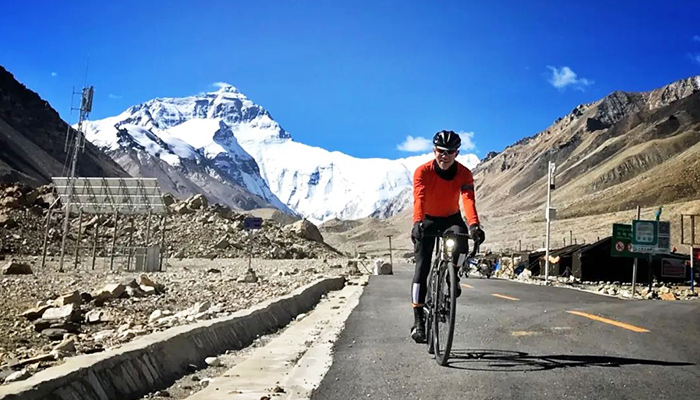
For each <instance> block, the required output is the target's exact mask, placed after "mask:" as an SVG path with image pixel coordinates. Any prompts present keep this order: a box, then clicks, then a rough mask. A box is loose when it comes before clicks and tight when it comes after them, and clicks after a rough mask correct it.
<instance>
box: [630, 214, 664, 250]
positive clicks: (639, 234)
mask: <svg viewBox="0 0 700 400" xmlns="http://www.w3.org/2000/svg"><path fill="white" fill-rule="evenodd" d="M658 242H659V224H658V222H657V221H645V220H637V219H635V220H634V221H632V250H634V251H635V252H636V253H644V254H653V253H655V252H656V247H657V244H658Z"/></svg>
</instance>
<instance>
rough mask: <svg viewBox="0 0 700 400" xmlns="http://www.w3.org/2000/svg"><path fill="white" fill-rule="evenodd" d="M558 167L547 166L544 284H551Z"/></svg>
mask: <svg viewBox="0 0 700 400" xmlns="http://www.w3.org/2000/svg"><path fill="white" fill-rule="evenodd" d="M555 169H556V165H555V164H554V163H553V162H551V161H550V162H549V165H548V166H547V210H546V214H545V215H546V218H547V238H546V244H545V255H544V283H545V284H548V283H549V233H550V223H551V220H552V218H551V202H552V189H553V186H554V171H555Z"/></svg>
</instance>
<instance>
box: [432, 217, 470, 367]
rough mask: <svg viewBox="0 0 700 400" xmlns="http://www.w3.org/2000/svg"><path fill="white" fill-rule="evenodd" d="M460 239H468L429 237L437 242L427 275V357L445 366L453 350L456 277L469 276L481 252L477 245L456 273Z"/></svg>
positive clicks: (445, 235) (443, 235) (451, 235)
mask: <svg viewBox="0 0 700 400" xmlns="http://www.w3.org/2000/svg"><path fill="white" fill-rule="evenodd" d="M457 236H467V237H468V236H469V235H467V234H464V233H456V232H451V231H447V232H444V233H438V234H437V235H429V236H428V237H434V238H435V251H434V253H435V254H434V257H433V261H432V264H431V266H430V272H429V273H428V287H427V290H428V292H427V295H426V302H425V303H426V304H425V311H426V318H425V325H426V326H425V332H426V338H427V344H428V353H430V354H434V355H435V361H437V363H438V364H439V365H442V366H444V365H446V364H447V360H448V359H449V358H450V350H451V349H452V339H453V337H454V329H455V315H456V311H457V297H456V292H457V284H458V283H457V276H458V275H459V276H466V274H467V270H468V268H469V266H470V265H474V264H475V262H478V260H476V254H477V253H478V252H479V243H477V242H476V241H474V248H473V249H472V251H471V252H470V253H469V255H467V258H466V260H464V262H462V263H461V264H462V266H460V268H459V270H456V269H457V268H456V266H455V264H454V262H453V261H452V251H453V250H454V248H455V245H456V244H457V242H456V239H457Z"/></svg>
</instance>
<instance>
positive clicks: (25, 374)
mask: <svg viewBox="0 0 700 400" xmlns="http://www.w3.org/2000/svg"><path fill="white" fill-rule="evenodd" d="M30 376H32V374H31V373H29V371H27V370H26V369H23V370H21V371H17V372H15V373H12V374H10V376H8V377H7V378H5V383H10V382H18V381H23V380H25V379H27V378H29V377H30Z"/></svg>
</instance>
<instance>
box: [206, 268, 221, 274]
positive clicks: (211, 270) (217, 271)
mask: <svg viewBox="0 0 700 400" xmlns="http://www.w3.org/2000/svg"><path fill="white" fill-rule="evenodd" d="M207 273H209V274H220V273H221V270H220V269H216V268H209V269H208V270H207Z"/></svg>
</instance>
